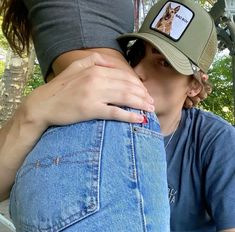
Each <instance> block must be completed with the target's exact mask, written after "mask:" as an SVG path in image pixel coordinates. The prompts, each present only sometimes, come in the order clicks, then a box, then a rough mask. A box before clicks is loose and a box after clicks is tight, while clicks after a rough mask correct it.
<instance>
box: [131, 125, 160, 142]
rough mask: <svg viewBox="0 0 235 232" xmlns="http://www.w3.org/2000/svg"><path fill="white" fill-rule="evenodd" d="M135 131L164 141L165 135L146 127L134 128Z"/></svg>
mask: <svg viewBox="0 0 235 232" xmlns="http://www.w3.org/2000/svg"><path fill="white" fill-rule="evenodd" d="M133 130H134V132H136V133H140V134H144V135H151V136H154V137H157V138H159V139H162V140H163V135H162V134H161V133H158V132H155V131H151V130H149V129H146V128H144V127H137V126H134V127H133Z"/></svg>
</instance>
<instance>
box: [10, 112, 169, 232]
mask: <svg viewBox="0 0 235 232" xmlns="http://www.w3.org/2000/svg"><path fill="white" fill-rule="evenodd" d="M127 110H130V109H127ZM132 111H134V110H132ZM135 111H136V112H139V111H137V110H135ZM146 116H147V120H148V122H147V123H146V124H129V123H124V122H116V121H105V120H92V121H87V122H82V123H76V124H72V125H68V126H54V127H51V128H49V129H48V130H47V131H46V132H45V133H44V134H43V135H42V137H41V138H40V140H39V141H38V143H37V144H36V145H35V147H34V148H33V149H32V151H31V152H30V153H29V154H28V156H27V158H26V160H25V162H24V163H23V165H22V167H21V168H20V170H19V171H18V173H17V176H16V180H15V184H14V186H13V188H12V192H11V198H10V214H11V217H12V219H13V222H14V224H15V226H16V229H17V231H19V232H34V231H35V232H36V231H43V232H44V231H45V232H50V231H51V232H52V231H53V232H54V231H65V232H168V231H169V230H170V229H169V222H170V220H169V217H170V209H169V203H168V189H167V176H166V175H167V174H166V173H167V172H166V157H165V150H164V145H163V137H162V135H161V134H160V133H159V131H160V127H159V122H158V120H157V118H156V116H155V114H152V113H146Z"/></svg>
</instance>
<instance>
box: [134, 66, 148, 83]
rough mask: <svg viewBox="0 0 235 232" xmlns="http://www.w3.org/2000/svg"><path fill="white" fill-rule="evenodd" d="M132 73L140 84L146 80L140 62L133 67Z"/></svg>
mask: <svg viewBox="0 0 235 232" xmlns="http://www.w3.org/2000/svg"><path fill="white" fill-rule="evenodd" d="M134 71H135V73H136V74H137V76H138V77H139V79H140V80H141V81H142V82H144V81H145V80H146V75H145V72H144V69H143V65H142V64H141V62H140V63H139V64H137V65H136V66H135V67H134Z"/></svg>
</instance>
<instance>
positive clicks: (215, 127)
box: [183, 108, 235, 136]
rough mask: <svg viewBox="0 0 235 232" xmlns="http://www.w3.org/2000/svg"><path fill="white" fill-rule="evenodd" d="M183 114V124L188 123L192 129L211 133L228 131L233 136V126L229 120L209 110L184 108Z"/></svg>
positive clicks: (234, 131)
mask: <svg viewBox="0 0 235 232" xmlns="http://www.w3.org/2000/svg"><path fill="white" fill-rule="evenodd" d="M183 115H184V117H183V119H184V122H185V124H186V125H187V124H190V127H192V128H193V129H194V130H199V131H200V134H203V133H206V134H208V133H213V135H215V134H218V133H221V132H230V133H231V134H234V136H235V128H234V127H233V126H232V125H231V124H230V123H229V122H227V121H226V120H224V119H223V118H221V117H220V116H218V115H215V114H213V113H211V112H207V111H204V110H201V109H197V108H192V109H184V110H183ZM199 131H198V132H199Z"/></svg>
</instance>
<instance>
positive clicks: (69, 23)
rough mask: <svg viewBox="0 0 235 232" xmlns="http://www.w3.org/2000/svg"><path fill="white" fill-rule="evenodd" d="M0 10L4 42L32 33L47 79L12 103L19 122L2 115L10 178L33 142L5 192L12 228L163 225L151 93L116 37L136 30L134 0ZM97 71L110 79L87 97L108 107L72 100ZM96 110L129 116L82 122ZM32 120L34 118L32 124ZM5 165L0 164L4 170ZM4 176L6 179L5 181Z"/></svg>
mask: <svg viewBox="0 0 235 232" xmlns="http://www.w3.org/2000/svg"><path fill="white" fill-rule="evenodd" d="M1 11H2V12H3V17H4V21H3V32H4V34H5V35H6V37H7V38H8V41H9V43H10V44H11V46H12V47H13V49H14V50H15V51H17V52H18V53H20V54H21V53H22V51H23V50H24V49H26V50H27V49H28V47H29V42H30V38H32V40H33V44H34V46H35V50H36V54H37V57H38V60H39V64H40V67H41V70H42V73H43V76H44V78H45V80H46V81H47V82H48V83H47V84H46V85H44V86H42V87H40V88H38V89H37V90H36V91H34V92H33V94H32V95H31V96H29V97H28V98H27V99H26V100H25V102H24V103H23V106H21V109H19V110H18V112H17V113H16V115H17V114H18V118H19V115H20V118H21V119H22V120H23V123H22V121H21V120H20V122H15V123H13V124H10V123H8V125H6V127H5V128H3V131H2V132H1V133H2V134H3V136H4V134H5V135H7V136H8V139H7V140H5V141H3V142H1V143H2V144H1V150H0V157H2V160H6V161H5V162H3V163H2V162H1V165H2V166H3V167H4V166H5V168H4V169H2V170H8V173H9V172H11V176H10V178H12V179H13V175H14V174H15V172H14V171H13V172H12V169H13V168H14V170H16V169H17V168H18V167H19V164H20V163H21V162H22V160H23V158H24V156H25V153H27V152H28V151H29V150H30V149H32V150H31V151H30V152H29V154H28V156H27V157H26V159H25V161H24V163H23V165H22V167H21V168H20V170H19V172H18V174H17V176H16V180H15V184H14V187H13V189H12V194H11V207H10V208H11V215H12V218H13V221H14V223H15V225H16V228H17V230H19V231H28V230H29V231H37V230H39V231H43V230H44V231H61V230H64V229H67V230H69V229H71V230H72V231H77V229H76V228H77V226H78V227H79V230H81V231H85V230H87V231H92V230H95V229H97V228H98V229H99V230H102V231H110V230H113V229H115V230H120V231H124V230H127V231H146V230H147V228H151V230H152V231H168V230H169V203H168V198H167V178H166V161H165V151H164V144H163V140H162V137H161V136H160V134H159V133H160V126H159V122H158V120H157V118H156V115H155V114H154V113H151V112H154V107H153V100H152V98H151V97H150V96H149V94H148V93H147V91H146V89H145V87H144V86H143V84H142V83H141V81H140V80H139V79H138V77H137V76H136V75H135V74H134V72H133V70H132V69H131V67H130V66H129V65H128V63H127V62H126V60H125V58H124V57H123V55H122V51H121V48H120V46H119V44H118V42H117V41H116V37H118V36H119V35H121V34H123V33H125V32H131V31H132V27H133V18H134V17H133V6H132V1H131V0H129V1H126V0H125V1H124V0H123V1H115V2H113V1H105V0H103V1H102V0H99V1H85V0H78V1H73V0H69V1H68V0H67V1H60V0H47V1H39V0H37V1H24V2H22V1H17V0H14V1H3V3H2V8H1ZM90 48H92V49H90ZM86 57H87V58H86ZM83 58H85V61H84V60H83ZM77 60H80V61H81V62H83V63H81V62H80V61H77ZM87 60H88V61H87ZM101 66H107V67H106V74H103V69H102V74H101V72H100V71H99V69H100V68H101ZM84 67H85V70H84ZM86 68H87V69H86ZM104 68H105V67H104ZM117 68H118V69H117ZM76 69H77V73H78V74H76V72H74V70H76ZM81 70H82V71H81ZM90 70H94V71H93V72H95V77H94V75H92V77H91V74H90V73H89V72H88V71H90ZM118 70H119V72H118V73H119V74H118V75H117V71H118ZM80 71H81V72H80ZM114 71H115V76H114V75H112V73H113V72H114ZM86 72H87V73H86ZM124 75H125V76H124ZM53 77H56V78H54V79H53ZM98 78H100V79H101V78H102V80H106V81H107V82H108V87H109V88H110V86H111V89H107V90H105V88H104V90H105V91H106V93H105V97H103V99H99V101H96V102H91V100H92V99H87V103H86V104H89V105H90V104H93V106H95V107H96V109H98V108H99V107H100V106H102V107H103V110H105V113H104V112H102V108H101V109H99V111H98V113H97V112H95V110H94V109H93V108H91V106H87V105H85V107H84V106H83V108H79V103H76V101H79V102H81V97H83V96H84V97H86V96H88V97H89V95H90V92H91V91H93V89H84V88H82V83H83V82H87V81H91V83H93V82H95V81H97V80H96V79H98ZM51 79H53V80H51ZM109 82H112V84H109ZM80 84H81V86H80ZM92 85H93V86H95V84H92ZM79 90H80V91H79ZM116 90H118V91H116ZM87 92H88V93H87ZM110 93H112V96H109V95H110ZM75 97H76V98H75ZM69 101H73V104H71V103H69ZM35 103H37V106H36V107H35V106H33V105H35ZM83 104H84V102H83ZM123 105H125V107H120V106H123ZM89 107H90V108H89ZM129 107H133V108H129ZM134 108H135V109H134ZM137 109H142V110H144V111H141V110H137ZM89 110H90V111H89ZM60 111H63V112H61V113H60ZM76 111H77V112H76ZM147 111H149V112H147ZM52 112H54V114H53V113H52ZM58 114H60V116H58ZM22 115H23V116H22ZM15 118H16V116H15ZM93 118H100V119H107V118H110V119H115V120H119V119H122V120H124V121H131V122H135V123H133V124H127V123H124V122H117V121H116V122H114V121H106V120H90V121H86V122H81V121H84V120H89V119H93ZM15 120H16V119H15ZM144 120H145V121H144ZM13 121H14V118H13ZM25 121H26V123H25ZM78 121H80V123H78ZM143 122H144V123H143ZM35 125H36V126H35ZM58 125H61V126H58ZM48 126H50V127H49V128H48V129H46V128H47V127H48ZM18 128H20V129H19V130H18V132H19V133H18V135H17V136H18V138H17V139H18V141H17V139H16V141H17V142H16V143H17V144H16V145H15V146H13V148H12V151H11V154H12V155H11V154H9V152H8V154H7V153H5V151H6V148H7V147H9V146H10V144H11V143H12V141H13V138H14V137H13V136H12V137H11V136H10V135H11V134H12V135H13V131H17V129H18ZM30 128H34V129H33V131H32V132H31V130H30ZM136 129H137V130H136ZM139 129H140V130H139ZM4 130H5V131H4ZM29 130H30V131H29ZM45 130H46V131H45ZM22 131H23V132H22ZM43 131H45V132H43ZM144 131H148V134H146V133H145V132H144ZM42 133H43V134H42ZM14 134H15V133H14ZM40 134H42V136H41V137H40V138H39V136H40ZM156 135H157V136H156ZM22 137H23V139H22ZM28 137H30V139H28ZM25 138H26V139H25ZM38 138H39V140H38V141H37V143H36V145H35V146H34V147H33V146H32V144H35V142H36V140H37V139H38ZM21 140H23V143H21V145H19V142H20V141H21ZM16 148H17V149H16ZM4 149H5V150H4ZM13 150H14V151H13ZM19 153H20V154H19ZM5 157H6V158H5ZM13 157H16V160H15V162H13ZM11 167H13V168H12V169H11ZM55 167H56V168H55ZM110 172H112V175H110ZM5 173H6V172H5ZM5 173H3V171H2V173H0V174H1V175H0V176H1V177H0V178H1V180H3V179H4V177H5V176H6V174H5ZM35 175H36V176H37V177H36V176H35ZM10 178H9V177H8V180H7V181H5V183H9V182H10V183H11V182H12V179H10ZM35 178H36V179H35ZM9 179H10V181H9ZM35 180H37V181H36V182H35ZM25 184H26V185H25ZM8 186H9V185H8ZM23 186H25V187H26V188H27V189H28V190H29V191H28V190H26V189H24V187H23ZM9 187H10V186H9ZM3 189H4V187H3ZM5 189H6V188H5ZM38 191H39V192H40V197H39V198H38V199H37V194H36V193H37V192H38ZM58 194H59V195H58ZM31 197H32V201H31V200H30V198H31ZM15 200H16V201H17V202H18V203H17V206H16V205H15V202H16V201H15ZM25 200H26V201H27V202H28V201H30V202H31V203H30V204H26V202H25ZM153 206H154V207H153ZM49 209H50V210H49ZM123 212H125V214H124V213H123ZM84 219H85V220H84ZM73 226H75V227H76V228H75V227H73Z"/></svg>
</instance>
